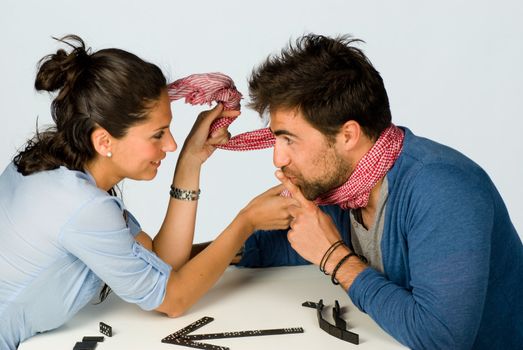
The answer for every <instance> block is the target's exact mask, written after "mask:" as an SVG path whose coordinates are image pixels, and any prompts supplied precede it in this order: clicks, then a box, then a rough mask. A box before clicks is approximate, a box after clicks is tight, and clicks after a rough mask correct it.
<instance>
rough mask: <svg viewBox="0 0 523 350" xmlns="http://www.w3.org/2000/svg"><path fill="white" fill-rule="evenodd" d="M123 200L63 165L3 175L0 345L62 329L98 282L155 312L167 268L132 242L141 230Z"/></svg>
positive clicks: (8, 346) (10, 346)
mask: <svg viewBox="0 0 523 350" xmlns="http://www.w3.org/2000/svg"><path fill="white" fill-rule="evenodd" d="M140 231H141V229H140V226H139V224H138V223H137V222H136V220H135V219H134V217H133V216H132V215H131V214H130V213H128V212H127V211H126V210H125V207H124V205H123V203H122V202H121V200H120V199H118V198H117V197H113V196H110V195H109V194H108V193H107V192H105V191H103V190H101V189H99V188H98V187H96V184H95V181H94V179H93V178H92V177H91V176H90V175H89V174H86V173H83V172H79V171H71V170H68V169H67V168H65V167H60V168H58V169H55V170H50V171H42V172H38V173H34V174H31V175H28V176H23V175H21V174H20V173H18V172H17V170H16V167H15V166H14V164H10V165H9V166H8V167H7V168H6V169H5V171H4V172H3V174H2V175H1V176H0V241H1V242H0V349H15V348H16V347H17V346H18V344H19V343H20V342H21V341H23V340H24V339H27V338H28V337H30V336H32V335H34V334H36V333H39V332H44V331H47V330H50V329H53V328H56V327H59V326H60V325H62V324H63V323H64V322H66V321H67V320H68V319H69V318H71V317H72V316H73V315H74V314H75V313H76V312H77V311H78V310H79V309H81V308H82V307H83V306H85V305H86V304H87V303H88V302H89V301H90V300H91V299H92V298H93V297H94V296H95V295H96V294H97V293H98V292H99V290H100V288H101V286H102V285H103V282H105V283H107V284H108V285H109V286H110V287H111V289H112V290H113V291H114V292H115V293H116V294H117V295H118V296H119V297H120V298H122V299H123V300H125V301H127V302H130V303H135V304H138V305H139V306H140V307H141V308H142V309H145V310H152V309H155V308H157V307H158V306H159V305H160V304H161V303H162V301H163V299H164V296H165V290H166V285H167V280H168V278H169V273H170V271H171V266H169V265H168V264H166V263H164V262H163V261H162V260H160V259H159V258H158V257H157V256H156V255H155V254H154V253H152V252H150V251H148V250H147V249H145V248H143V247H142V246H141V245H140V244H139V243H137V242H136V241H135V239H134V236H135V235H136V234H137V233H138V232H140Z"/></svg>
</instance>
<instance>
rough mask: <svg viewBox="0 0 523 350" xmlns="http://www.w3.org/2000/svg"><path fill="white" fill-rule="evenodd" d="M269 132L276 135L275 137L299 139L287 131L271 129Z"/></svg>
mask: <svg viewBox="0 0 523 350" xmlns="http://www.w3.org/2000/svg"><path fill="white" fill-rule="evenodd" d="M269 130H270V131H271V132H272V133H273V134H274V136H281V135H286V136H292V137H295V138H298V136H296V135H295V134H293V133H292V132H290V131H287V130H272V129H271V128H269Z"/></svg>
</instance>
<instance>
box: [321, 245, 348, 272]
mask: <svg viewBox="0 0 523 350" xmlns="http://www.w3.org/2000/svg"><path fill="white" fill-rule="evenodd" d="M343 244H344V243H343V241H342V240H341V239H340V240H339V241H336V242H334V243H332V245H331V246H330V247H329V249H327V251H326V252H325V254H323V257H322V258H321V261H320V265H319V268H320V271H321V272H323V273H324V274H326V275H328V273H327V272H326V271H325V265H327V260H329V258H330V256H331V254H332V253H333V252H334V251H335V250H336V248H338V247H339V246H340V245H343Z"/></svg>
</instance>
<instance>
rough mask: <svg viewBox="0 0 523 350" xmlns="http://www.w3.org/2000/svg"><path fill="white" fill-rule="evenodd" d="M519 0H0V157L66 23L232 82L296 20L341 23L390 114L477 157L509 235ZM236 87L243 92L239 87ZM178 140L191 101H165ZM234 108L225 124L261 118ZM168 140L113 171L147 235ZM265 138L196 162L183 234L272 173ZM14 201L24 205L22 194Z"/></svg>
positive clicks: (173, 71)
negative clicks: (258, 145)
mask: <svg viewBox="0 0 523 350" xmlns="http://www.w3.org/2000/svg"><path fill="white" fill-rule="evenodd" d="M522 18H523V3H522V2H521V1H519V0H500V1H496V2H493V1H486V0H475V1H473V0H470V1H460V0H440V1H430V2H429V1H427V2H422V1H415V0H412V1H407V0H401V1H398V0H396V1H389V0H383V1H376V0H367V1H346V0H345V1H344V0H339V1H332V0H331V1H328V0H326V1H313V0H292V1H291V0H287V1H281V0H264V1H257V2H254V1H245V0H224V1H212V0H202V1H175V0H165V1H160V0H157V1H136V0H119V1H108V0H104V1H101V0H91V1H89V2H84V1H81V2H80V1H74V2H73V1H69V0H60V1H53V0H48V1H39V0H32V1H24V0H3V1H2V2H1V4H0V45H1V55H0V79H1V82H0V106H1V108H2V113H1V117H0V118H1V120H2V124H1V125H2V127H1V129H0V135H1V137H0V167H2V168H3V167H5V165H6V164H7V163H8V162H9V161H10V160H11V159H12V157H13V155H14V153H15V152H16V150H17V148H18V147H20V146H21V145H23V143H24V142H25V140H26V139H27V138H28V137H30V136H31V135H32V134H33V132H34V130H35V121H36V117H37V116H38V117H39V122H40V124H41V125H42V124H46V123H49V121H50V120H51V119H50V113H49V106H50V101H51V99H50V97H49V96H48V95H47V94H38V93H36V92H35V91H34V89H33V84H34V77H35V72H36V63H37V61H38V60H39V59H40V58H41V57H42V56H44V55H46V54H49V53H52V52H54V51H55V50H56V48H57V47H58V45H57V44H56V42H55V41H54V40H52V39H51V36H62V35H65V34H69V33H74V34H78V35H80V36H81V37H82V38H83V39H84V40H85V41H86V43H87V45H89V46H91V47H92V48H93V49H94V50H98V49H102V48H106V47H118V48H123V49H126V50H128V51H131V52H133V53H136V54H137V55H139V56H141V57H142V58H144V59H147V60H149V61H152V62H154V63H156V64H157V65H159V66H160V67H161V68H162V69H163V71H164V72H165V74H166V75H167V76H168V79H169V80H170V81H172V80H175V79H177V78H180V77H183V76H186V75H189V74H192V73H201V72H211V71H220V72H224V73H226V74H228V75H230V76H231V77H232V78H233V79H234V80H235V82H236V85H237V87H238V89H239V90H240V91H242V92H243V93H244V95H246V92H247V84H246V81H247V78H248V76H249V74H250V72H251V70H252V68H253V66H255V65H257V64H258V63H260V62H261V61H262V60H263V59H264V58H265V57H266V56H267V55H268V54H269V53H273V52H277V51H279V50H280V49H281V48H282V47H283V46H285V45H286V44H287V43H288V41H289V40H290V39H292V40H293V39H295V38H297V37H298V36H300V35H301V34H304V33H308V32H314V33H318V34H326V35H335V34H345V33H348V34H352V35H354V36H355V37H358V38H360V39H363V40H365V42H366V43H365V44H362V45H361V46H360V47H361V48H362V49H363V50H364V51H365V53H366V54H367V55H368V57H369V58H370V59H371V61H372V62H373V63H374V65H375V66H376V68H377V69H378V70H379V71H380V72H381V74H382V76H383V79H384V81H385V85H386V87H387V89H388V93H389V98H390V102H391V108H392V113H393V121H394V122H395V123H396V124H397V125H405V126H408V127H409V128H411V130H412V131H413V132H414V133H416V134H418V135H422V136H426V137H429V138H432V139H434V140H436V141H439V142H442V143H445V144H447V145H449V146H452V147H454V148H456V149H458V150H460V151H461V152H463V153H465V154H466V155H467V156H469V157H471V158H472V159H474V160H475V161H476V162H477V163H479V164H480V165H481V166H483V167H484V168H485V169H486V171H487V172H488V173H489V174H490V176H491V177H492V179H493V181H494V183H495V184H496V185H497V187H498V189H499V191H500V192H501V195H502V196H503V198H504V199H505V202H506V204H507V206H508V209H509V212H510V213H511V217H512V220H513V222H514V224H515V226H516V228H517V229H518V232H519V234H520V235H521V236H522V237H523V199H522V198H523V189H522V186H521V181H522V179H523V165H522V156H521V153H522V151H523V141H522V138H521V136H520V135H521V132H522V130H521V129H522V126H523V123H522V121H521V119H522V117H523V115H522V112H521V111H522V109H523V108H522V107H523V102H522V101H523V96H522V95H523V93H522V91H523V87H522V85H523V68H522V64H523V21H521V19H522ZM246 97H247V96H246ZM172 107H173V115H174V118H173V123H172V131H173V134H174V136H175V138H176V140H177V141H178V143H179V144H180V145H181V144H182V143H183V140H184V138H185V135H186V134H187V133H188V131H189V128H190V127H191V125H192V122H193V120H194V118H195V116H196V115H197V114H198V112H199V111H201V110H203V109H204V108H203V107H192V106H187V105H184V103H183V102H182V101H177V102H175V103H173V105H172ZM262 126H263V125H262V123H261V121H260V120H259V119H258V117H257V115H256V114H255V113H254V112H253V111H250V110H247V109H246V108H244V109H243V114H242V116H241V117H240V118H239V119H238V120H237V121H236V122H235V123H234V124H233V125H232V127H231V132H232V133H233V135H234V134H237V133H240V132H244V131H248V130H253V129H257V128H260V127H262ZM177 156H178V154H177V153H174V154H170V155H168V157H167V159H166V160H165V161H164V162H163V163H162V166H161V168H160V172H159V175H158V176H157V178H156V179H155V180H153V181H150V182H135V181H130V180H126V181H125V182H124V183H123V193H124V201H125V203H126V205H127V206H128V207H129V209H130V210H131V211H132V212H133V213H134V214H135V216H137V218H138V219H139V220H140V222H141V224H142V226H143V228H144V230H145V231H147V232H148V233H149V234H151V235H154V234H155V232H156V231H157V230H158V228H159V226H160V224H161V221H162V219H163V215H164V211H165V208H166V204H167V200H168V189H169V184H170V182H171V178H172V172H173V170H174V165H175V162H176V158H177ZM273 173H274V167H273V165H272V153H271V150H263V151H253V152H248V153H234V152H227V151H220V150H218V151H217V152H216V153H215V154H214V156H213V157H212V158H211V159H210V160H209V161H208V162H207V163H206V165H205V166H204V170H203V175H202V181H201V188H202V197H201V201H200V207H199V216H198V219H197V232H196V237H195V240H196V241H205V240H209V239H213V238H214V237H215V236H216V235H217V234H218V233H219V232H221V230H223V228H225V227H226V226H227V224H228V223H229V222H230V221H231V220H232V218H233V217H234V216H235V215H236V213H237V211H238V210H239V209H241V208H242V207H243V206H244V205H245V204H246V203H247V202H248V201H249V200H250V198H252V197H253V196H255V195H256V194H258V193H260V192H262V191H264V190H265V189H267V188H268V187H269V186H272V185H275V184H276V183H277V181H276V179H275V178H274V176H273ZM28 210H30V209H29V208H28Z"/></svg>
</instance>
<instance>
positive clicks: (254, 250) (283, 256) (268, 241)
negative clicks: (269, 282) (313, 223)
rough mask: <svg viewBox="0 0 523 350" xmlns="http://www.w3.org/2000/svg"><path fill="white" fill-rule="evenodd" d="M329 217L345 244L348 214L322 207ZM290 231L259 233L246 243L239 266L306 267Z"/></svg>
mask: <svg viewBox="0 0 523 350" xmlns="http://www.w3.org/2000/svg"><path fill="white" fill-rule="evenodd" d="M320 209H321V210H323V211H324V212H325V213H326V214H327V215H329V216H330V217H331V218H332V220H333V221H334V224H335V225H336V227H337V228H338V231H339V232H340V234H341V235H342V238H343V239H344V240H345V242H346V243H347V242H349V240H348V227H347V224H348V212H347V211H345V210H342V209H340V207H338V206H337V205H326V206H320ZM287 231H288V230H276V231H257V232H255V233H253V234H252V235H251V236H250V237H249V239H247V241H246V242H245V247H244V251H243V256H242V259H241V260H240V262H239V263H238V266H244V267H270V266H294V265H305V264H309V262H308V261H307V260H305V259H303V258H302V257H301V256H300V255H299V254H298V253H297V252H296V251H295V250H294V249H293V248H292V247H291V245H290V244H289V241H288V240H287Z"/></svg>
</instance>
